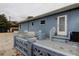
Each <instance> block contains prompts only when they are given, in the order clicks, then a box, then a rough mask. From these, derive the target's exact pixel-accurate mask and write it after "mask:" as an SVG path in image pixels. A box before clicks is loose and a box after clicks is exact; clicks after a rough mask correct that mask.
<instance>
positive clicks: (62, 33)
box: [57, 15, 67, 35]
mask: <svg viewBox="0 0 79 59" xmlns="http://www.w3.org/2000/svg"><path fill="white" fill-rule="evenodd" d="M60 17H65V31H62V32H60V31H59V18H60ZM57 35H67V15H62V16H58V17H57Z"/></svg>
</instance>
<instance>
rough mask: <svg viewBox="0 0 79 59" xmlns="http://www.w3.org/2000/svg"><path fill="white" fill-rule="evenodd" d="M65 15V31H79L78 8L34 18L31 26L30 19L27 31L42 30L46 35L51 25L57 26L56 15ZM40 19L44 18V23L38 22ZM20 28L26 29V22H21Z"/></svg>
mask: <svg viewBox="0 0 79 59" xmlns="http://www.w3.org/2000/svg"><path fill="white" fill-rule="evenodd" d="M62 15H67V30H68V31H67V32H68V33H69V32H72V31H78V32H79V9H76V10H71V11H66V12H62V13H58V14H55V15H51V16H47V17H44V18H41V19H37V20H34V21H33V22H34V25H33V26H32V24H31V23H32V21H30V22H29V31H35V32H37V31H39V30H42V31H43V32H44V33H46V34H47V35H48V34H49V31H50V29H51V28H52V27H56V28H57V17H58V16H62ZM41 20H45V21H46V23H45V24H40V21H41ZM21 26H22V27H21V30H23V31H25V30H28V23H27V22H26V23H22V25H21Z"/></svg>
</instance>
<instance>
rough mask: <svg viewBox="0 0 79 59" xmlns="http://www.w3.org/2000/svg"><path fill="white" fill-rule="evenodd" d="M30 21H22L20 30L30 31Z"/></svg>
mask: <svg viewBox="0 0 79 59" xmlns="http://www.w3.org/2000/svg"><path fill="white" fill-rule="evenodd" d="M28 24H29V23H28V22H26V23H22V24H21V25H20V26H21V28H20V30H19V31H22V32H24V31H28V26H29V25H28Z"/></svg>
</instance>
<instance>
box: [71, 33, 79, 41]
mask: <svg viewBox="0 0 79 59" xmlns="http://www.w3.org/2000/svg"><path fill="white" fill-rule="evenodd" d="M70 41H73V42H79V32H72V33H71V34H70Z"/></svg>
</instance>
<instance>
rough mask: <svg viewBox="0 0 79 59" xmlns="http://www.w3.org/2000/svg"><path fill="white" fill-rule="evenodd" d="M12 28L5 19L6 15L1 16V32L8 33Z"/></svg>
mask: <svg viewBox="0 0 79 59" xmlns="http://www.w3.org/2000/svg"><path fill="white" fill-rule="evenodd" d="M9 28H10V23H9V21H8V20H7V18H6V17H5V15H4V14H1V15H0V32H7V30H8V29H9Z"/></svg>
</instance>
